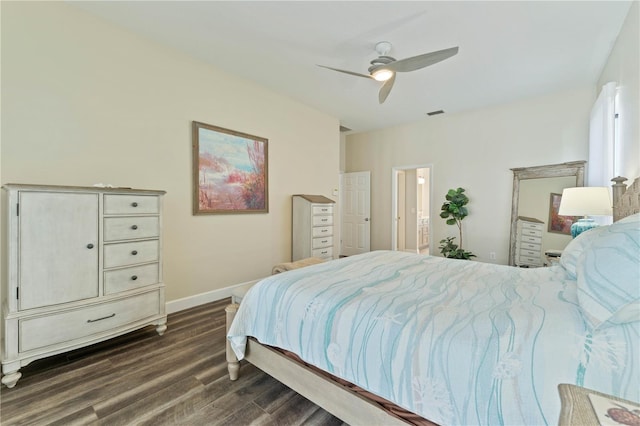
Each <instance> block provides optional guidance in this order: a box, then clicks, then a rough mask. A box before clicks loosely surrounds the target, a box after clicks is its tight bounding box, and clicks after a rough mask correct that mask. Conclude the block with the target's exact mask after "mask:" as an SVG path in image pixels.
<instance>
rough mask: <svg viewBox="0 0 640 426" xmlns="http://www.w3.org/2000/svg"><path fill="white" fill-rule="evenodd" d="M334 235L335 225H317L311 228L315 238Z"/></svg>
mask: <svg viewBox="0 0 640 426" xmlns="http://www.w3.org/2000/svg"><path fill="white" fill-rule="evenodd" d="M329 235H333V226H316V227H314V228H312V229H311V236H312V237H313V238H317V237H326V236H329Z"/></svg>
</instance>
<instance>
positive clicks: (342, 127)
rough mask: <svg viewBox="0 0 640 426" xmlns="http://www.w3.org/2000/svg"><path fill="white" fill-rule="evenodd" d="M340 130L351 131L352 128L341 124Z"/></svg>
mask: <svg viewBox="0 0 640 426" xmlns="http://www.w3.org/2000/svg"><path fill="white" fill-rule="evenodd" d="M340 131H341V132H350V131H351V129H350V128H348V127H344V126H340Z"/></svg>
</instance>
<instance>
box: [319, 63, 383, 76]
mask: <svg viewBox="0 0 640 426" xmlns="http://www.w3.org/2000/svg"><path fill="white" fill-rule="evenodd" d="M318 66H319V67H322V68H326V69H328V70H332V71H338V72H342V73H345V74H350V75H355V76H356V77H364V78H373V77H371V76H370V75H367V74H360V73H358V72H353V71H347V70H341V69H338V68H331V67H327V66H324V65H318Z"/></svg>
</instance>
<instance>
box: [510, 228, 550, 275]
mask: <svg viewBox="0 0 640 426" xmlns="http://www.w3.org/2000/svg"><path fill="white" fill-rule="evenodd" d="M543 231H544V222H543V221H541V220H538V219H534V218H531V217H524V216H518V221H517V226H516V261H515V263H516V266H527V267H538V266H544V262H543V260H542V232H543Z"/></svg>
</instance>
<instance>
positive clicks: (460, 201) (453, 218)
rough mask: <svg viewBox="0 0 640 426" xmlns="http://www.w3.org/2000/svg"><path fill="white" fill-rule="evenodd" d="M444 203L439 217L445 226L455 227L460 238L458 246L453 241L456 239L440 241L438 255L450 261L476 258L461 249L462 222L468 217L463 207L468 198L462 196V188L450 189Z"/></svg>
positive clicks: (450, 238) (448, 238) (467, 212)
mask: <svg viewBox="0 0 640 426" xmlns="http://www.w3.org/2000/svg"><path fill="white" fill-rule="evenodd" d="M445 199H446V201H445V202H444V203H443V204H442V207H441V208H440V210H441V211H440V217H441V218H443V219H446V221H447V225H457V226H458V232H459V236H460V246H458V245H457V244H455V243H454V242H453V240H455V238H456V237H447V238H445V239H444V240H440V247H439V248H440V253H441V254H442V255H443V256H444V257H448V258H451V259H470V258H472V257H476V255H475V254H473V253H471V252H470V251H466V250H464V249H463V248H462V220H463V219H464V218H465V217H467V216H468V215H469V211H468V210H467V208H466V207H465V206H466V205H467V204H468V203H469V197H467V196H466V195H465V194H464V188H458V189H450V190H449V191H448V192H447V195H446V196H445Z"/></svg>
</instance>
